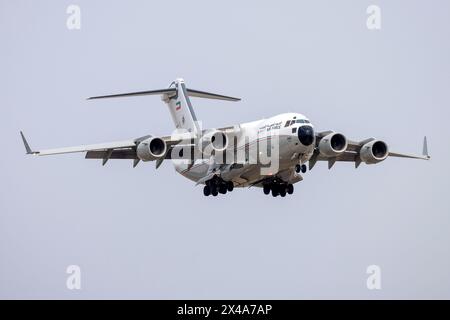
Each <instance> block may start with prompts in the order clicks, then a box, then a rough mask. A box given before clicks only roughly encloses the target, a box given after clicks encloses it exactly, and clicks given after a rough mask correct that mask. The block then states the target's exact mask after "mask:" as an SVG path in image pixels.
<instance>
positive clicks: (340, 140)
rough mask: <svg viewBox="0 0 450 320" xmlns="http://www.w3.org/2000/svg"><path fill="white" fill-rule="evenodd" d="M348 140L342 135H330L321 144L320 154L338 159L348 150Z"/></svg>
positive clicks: (335, 133)
mask: <svg viewBox="0 0 450 320" xmlns="http://www.w3.org/2000/svg"><path fill="white" fill-rule="evenodd" d="M347 144H348V143H347V138H346V137H345V136H344V135H343V134H341V133H337V132H334V133H330V134H328V135H326V136H325V137H323V138H322V139H321V140H320V142H319V152H320V153H321V154H322V155H324V156H326V157H336V156H338V155H340V154H341V153H343V152H345V150H347Z"/></svg>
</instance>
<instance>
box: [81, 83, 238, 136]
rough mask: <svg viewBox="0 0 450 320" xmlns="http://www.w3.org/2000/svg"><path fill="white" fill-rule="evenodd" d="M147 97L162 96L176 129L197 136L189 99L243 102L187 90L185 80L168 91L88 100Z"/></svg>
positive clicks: (99, 97) (115, 95)
mask: <svg viewBox="0 0 450 320" xmlns="http://www.w3.org/2000/svg"><path fill="white" fill-rule="evenodd" d="M145 95H161V97H162V100H163V101H164V102H165V103H166V104H167V106H168V107H169V111H170V115H171V116H172V120H173V122H174V124H175V127H176V128H177V129H179V130H185V131H188V132H193V133H194V134H195V135H199V134H200V131H201V128H200V126H199V124H198V121H197V117H196V116H195V112H194V108H193V107H192V104H191V101H190V99H189V97H198V98H206V99H218V100H226V101H240V100H241V99H239V98H234V97H229V96H224V95H220V94H216V93H210V92H205V91H199V90H194V89H190V88H187V87H186V85H185V82H184V80H183V79H176V80H174V81H173V82H172V83H171V84H170V86H169V88H167V89H160V90H151V91H139V92H131V93H121V94H113V95H106V96H97V97H91V98H89V99H88V100H93V99H103V98H120V97H132V96H145Z"/></svg>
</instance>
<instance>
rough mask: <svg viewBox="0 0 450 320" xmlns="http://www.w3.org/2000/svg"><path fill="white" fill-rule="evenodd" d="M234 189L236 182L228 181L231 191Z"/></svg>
mask: <svg viewBox="0 0 450 320" xmlns="http://www.w3.org/2000/svg"><path fill="white" fill-rule="evenodd" d="M233 189H234V183H233V181H228V182H227V190H228V191H229V192H231V191H233Z"/></svg>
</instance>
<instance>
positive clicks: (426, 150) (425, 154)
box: [422, 136, 430, 159]
mask: <svg viewBox="0 0 450 320" xmlns="http://www.w3.org/2000/svg"><path fill="white" fill-rule="evenodd" d="M422 155H423V156H425V157H427V158H428V159H430V155H429V154H428V142H427V136H425V137H423V149H422Z"/></svg>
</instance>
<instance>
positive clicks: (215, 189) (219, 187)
mask: <svg viewBox="0 0 450 320" xmlns="http://www.w3.org/2000/svg"><path fill="white" fill-rule="evenodd" d="M233 189H234V183H233V181H225V180H223V179H221V178H219V177H217V176H215V177H214V178H212V179H211V180H208V181H206V185H205V186H204V187H203V194H204V195H205V196H206V197H207V196H209V195H213V196H214V197H216V196H217V195H218V194H219V193H221V194H226V193H227V192H231V191H233Z"/></svg>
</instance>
